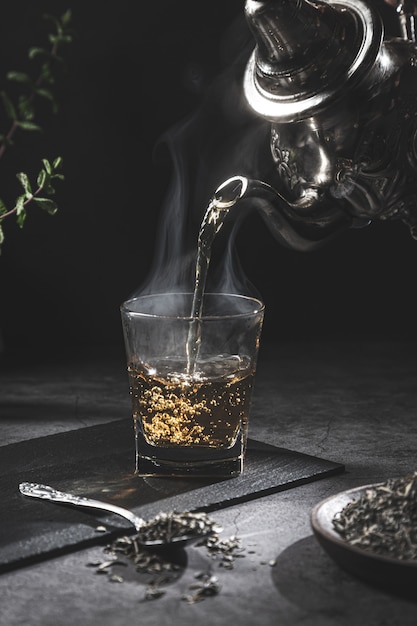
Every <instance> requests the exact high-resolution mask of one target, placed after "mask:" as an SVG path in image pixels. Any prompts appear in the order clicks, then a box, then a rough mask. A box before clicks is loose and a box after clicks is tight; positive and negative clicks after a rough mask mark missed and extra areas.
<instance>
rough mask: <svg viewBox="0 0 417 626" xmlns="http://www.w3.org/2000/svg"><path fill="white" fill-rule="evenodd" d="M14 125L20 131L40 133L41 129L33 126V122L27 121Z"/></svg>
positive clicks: (36, 125) (35, 125)
mask: <svg viewBox="0 0 417 626" xmlns="http://www.w3.org/2000/svg"><path fill="white" fill-rule="evenodd" d="M16 125H17V126H18V127H19V128H21V129H22V130H30V131H37V132H39V131H40V132H42V128H41V127H40V126H38V124H35V123H34V122H28V121H27V120H24V121H19V122H16Z"/></svg>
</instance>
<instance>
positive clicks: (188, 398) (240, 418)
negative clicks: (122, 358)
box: [121, 293, 264, 477]
mask: <svg viewBox="0 0 417 626" xmlns="http://www.w3.org/2000/svg"><path fill="white" fill-rule="evenodd" d="M192 301H193V294H191V293H190V294H154V295H146V296H138V297H136V298H132V299H131V300H128V301H126V302H124V303H123V304H122V306H121V316H122V325H123V333H124V339H125V347H126V357H127V369H128V376H129V385H130V394H131V399H132V408H133V420H134V432H135V442H136V473H137V474H138V475H140V476H207V477H230V476H237V475H238V474H240V473H241V472H242V469H243V462H244V454H245V449H246V440H247V432H248V419H249V408H250V403H251V395H252V389H253V384H254V376H255V370H256V362H257V356H258V349H259V342H260V335H261V329H262V323H263V316H264V305H263V303H262V302H261V301H260V300H257V299H255V298H250V297H247V296H241V295H233V294H222V293H221V294H215V293H214V294H205V295H204V300H203V309H202V315H201V317H199V318H193V317H191V314H190V312H191V310H192Z"/></svg>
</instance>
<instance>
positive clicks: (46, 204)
mask: <svg viewBox="0 0 417 626" xmlns="http://www.w3.org/2000/svg"><path fill="white" fill-rule="evenodd" d="M33 200H34V202H35V203H36V204H37V205H38V206H39V207H40V208H41V209H43V210H44V211H47V212H48V213H49V215H55V213H56V212H57V211H58V207H57V205H56V203H55V202H54V201H53V200H51V199H50V198H33Z"/></svg>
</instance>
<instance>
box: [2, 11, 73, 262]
mask: <svg viewBox="0 0 417 626" xmlns="http://www.w3.org/2000/svg"><path fill="white" fill-rule="evenodd" d="M44 19H46V20H48V21H49V22H50V23H52V24H53V26H54V32H52V33H49V35H48V41H49V44H50V45H49V48H41V47H31V48H29V51H28V58H29V60H30V61H33V60H35V59H37V60H40V61H41V64H40V69H39V71H38V75H37V76H36V78H33V77H31V76H30V75H29V74H27V73H26V72H16V71H9V72H8V73H7V75H6V78H7V79H8V80H9V81H10V82H14V83H17V84H18V85H19V86H20V87H21V88H22V90H21V93H20V95H19V96H18V97H17V99H16V98H15V99H13V98H12V97H11V96H10V95H9V94H8V93H7V92H6V91H4V90H3V91H1V92H0V102H1V103H2V104H3V110H4V113H5V115H6V118H7V120H8V121H9V128H8V130H7V131H6V132H5V133H3V134H1V133H0V158H2V157H3V156H4V154H5V152H6V150H7V149H8V148H9V147H11V146H13V145H14V139H15V134H16V132H17V131H18V130H19V129H20V130H22V131H27V132H41V131H42V128H41V126H40V125H39V124H38V123H37V121H36V119H35V117H36V114H35V102H36V101H37V99H38V98H43V99H46V100H48V101H49V102H50V104H51V106H52V112H53V113H54V114H56V113H57V112H58V104H57V101H56V99H55V95H54V93H53V90H52V87H53V85H54V84H55V80H56V79H55V68H56V67H57V66H62V64H63V58H62V56H61V51H62V49H63V47H64V46H65V45H67V44H70V43H71V42H72V39H73V36H72V32H71V30H70V23H71V11H69V10H68V11H66V13H64V15H62V16H61V17H60V18H56V17H54V16H51V15H44ZM42 162H43V167H42V169H41V170H40V172H39V174H38V175H37V179H36V180H37V187H36V189H35V190H34V191H32V185H31V183H30V181H29V177H28V175H27V174H25V173H24V172H19V173H18V174H16V176H17V179H18V181H19V183H20V185H21V186H22V187H23V191H24V193H23V194H21V195H19V196H18V197H17V198H16V200H15V203H14V206H13V208H8V207H7V206H6V205H5V203H4V202H3V200H1V199H0V253H1V244H2V243H3V242H4V231H3V228H2V223H3V222H4V220H5V219H6V218H8V217H10V216H12V215H15V216H16V220H17V223H18V225H19V226H20V227H23V224H24V222H25V219H26V209H27V207H28V206H29V205H30V204H31V203H35V204H37V205H38V206H40V207H41V208H42V209H44V210H46V211H47V212H48V213H50V214H51V215H53V214H55V213H56V211H57V210H58V207H57V205H56V203H55V202H54V201H53V200H52V199H51V198H50V197H49V196H51V195H53V194H54V193H55V189H54V187H53V185H52V184H51V183H52V181H53V180H56V179H60V180H63V179H64V177H63V175H62V174H61V173H60V172H59V170H60V169H61V167H62V158H61V157H57V158H56V159H55V160H54V161H52V162H50V161H49V160H47V159H43V160H42Z"/></svg>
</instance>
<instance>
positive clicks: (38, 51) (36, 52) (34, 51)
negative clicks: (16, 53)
mask: <svg viewBox="0 0 417 626" xmlns="http://www.w3.org/2000/svg"><path fill="white" fill-rule="evenodd" d="M39 56H43V57H48V58H49V57H50V56H51V53H50V52H49V50H44V48H37V47H33V48H30V49H29V52H28V57H29V59H31V60H32V59H35V58H36V57H39Z"/></svg>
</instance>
